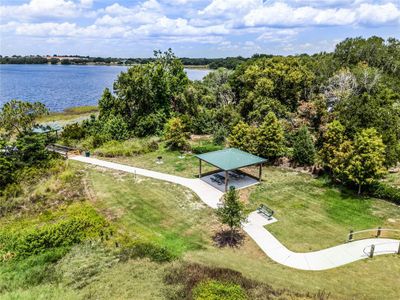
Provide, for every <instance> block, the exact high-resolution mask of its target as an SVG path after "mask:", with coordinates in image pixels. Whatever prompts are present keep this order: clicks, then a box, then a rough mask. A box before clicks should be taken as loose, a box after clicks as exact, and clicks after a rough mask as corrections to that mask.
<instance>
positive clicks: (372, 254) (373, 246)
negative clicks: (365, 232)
mask: <svg viewBox="0 0 400 300" xmlns="http://www.w3.org/2000/svg"><path fill="white" fill-rule="evenodd" d="M374 252H375V245H371V250H370V251H369V258H373V257H374Z"/></svg>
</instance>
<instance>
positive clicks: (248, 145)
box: [228, 121, 258, 154]
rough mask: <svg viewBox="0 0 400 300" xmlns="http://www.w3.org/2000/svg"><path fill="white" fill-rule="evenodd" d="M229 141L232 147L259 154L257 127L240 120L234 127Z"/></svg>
mask: <svg viewBox="0 0 400 300" xmlns="http://www.w3.org/2000/svg"><path fill="white" fill-rule="evenodd" d="M228 142H229V145H230V146H231V147H235V148H239V149H241V150H243V151H247V152H250V153H253V154H257V152H258V147H257V129H256V128H255V127H254V126H250V125H248V124H246V123H244V122H243V121H240V122H239V123H238V124H236V125H235V126H234V127H233V129H232V132H231V134H230V135H229V138H228Z"/></svg>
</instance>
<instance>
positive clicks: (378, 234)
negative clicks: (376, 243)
mask: <svg viewBox="0 0 400 300" xmlns="http://www.w3.org/2000/svg"><path fill="white" fill-rule="evenodd" d="M380 236H381V227H380V226H379V227H378V231H377V232H376V237H377V238H378V237H380Z"/></svg>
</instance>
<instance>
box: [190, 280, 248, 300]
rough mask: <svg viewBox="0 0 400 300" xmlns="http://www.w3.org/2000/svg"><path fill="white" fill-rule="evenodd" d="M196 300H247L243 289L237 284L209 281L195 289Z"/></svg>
mask: <svg viewBox="0 0 400 300" xmlns="http://www.w3.org/2000/svg"><path fill="white" fill-rule="evenodd" d="M193 299H194V300H245V299H247V297H246V293H245V291H244V290H243V289H242V287H241V286H240V285H238V284H235V283H229V282H220V281H217V280H207V281H203V282H200V283H199V284H198V285H197V286H196V287H195V288H194V289H193Z"/></svg>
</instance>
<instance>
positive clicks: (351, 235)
mask: <svg viewBox="0 0 400 300" xmlns="http://www.w3.org/2000/svg"><path fill="white" fill-rule="evenodd" d="M353 232H354V231H353V229H350V233H349V240H348V242H351V241H352V240H353Z"/></svg>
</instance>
